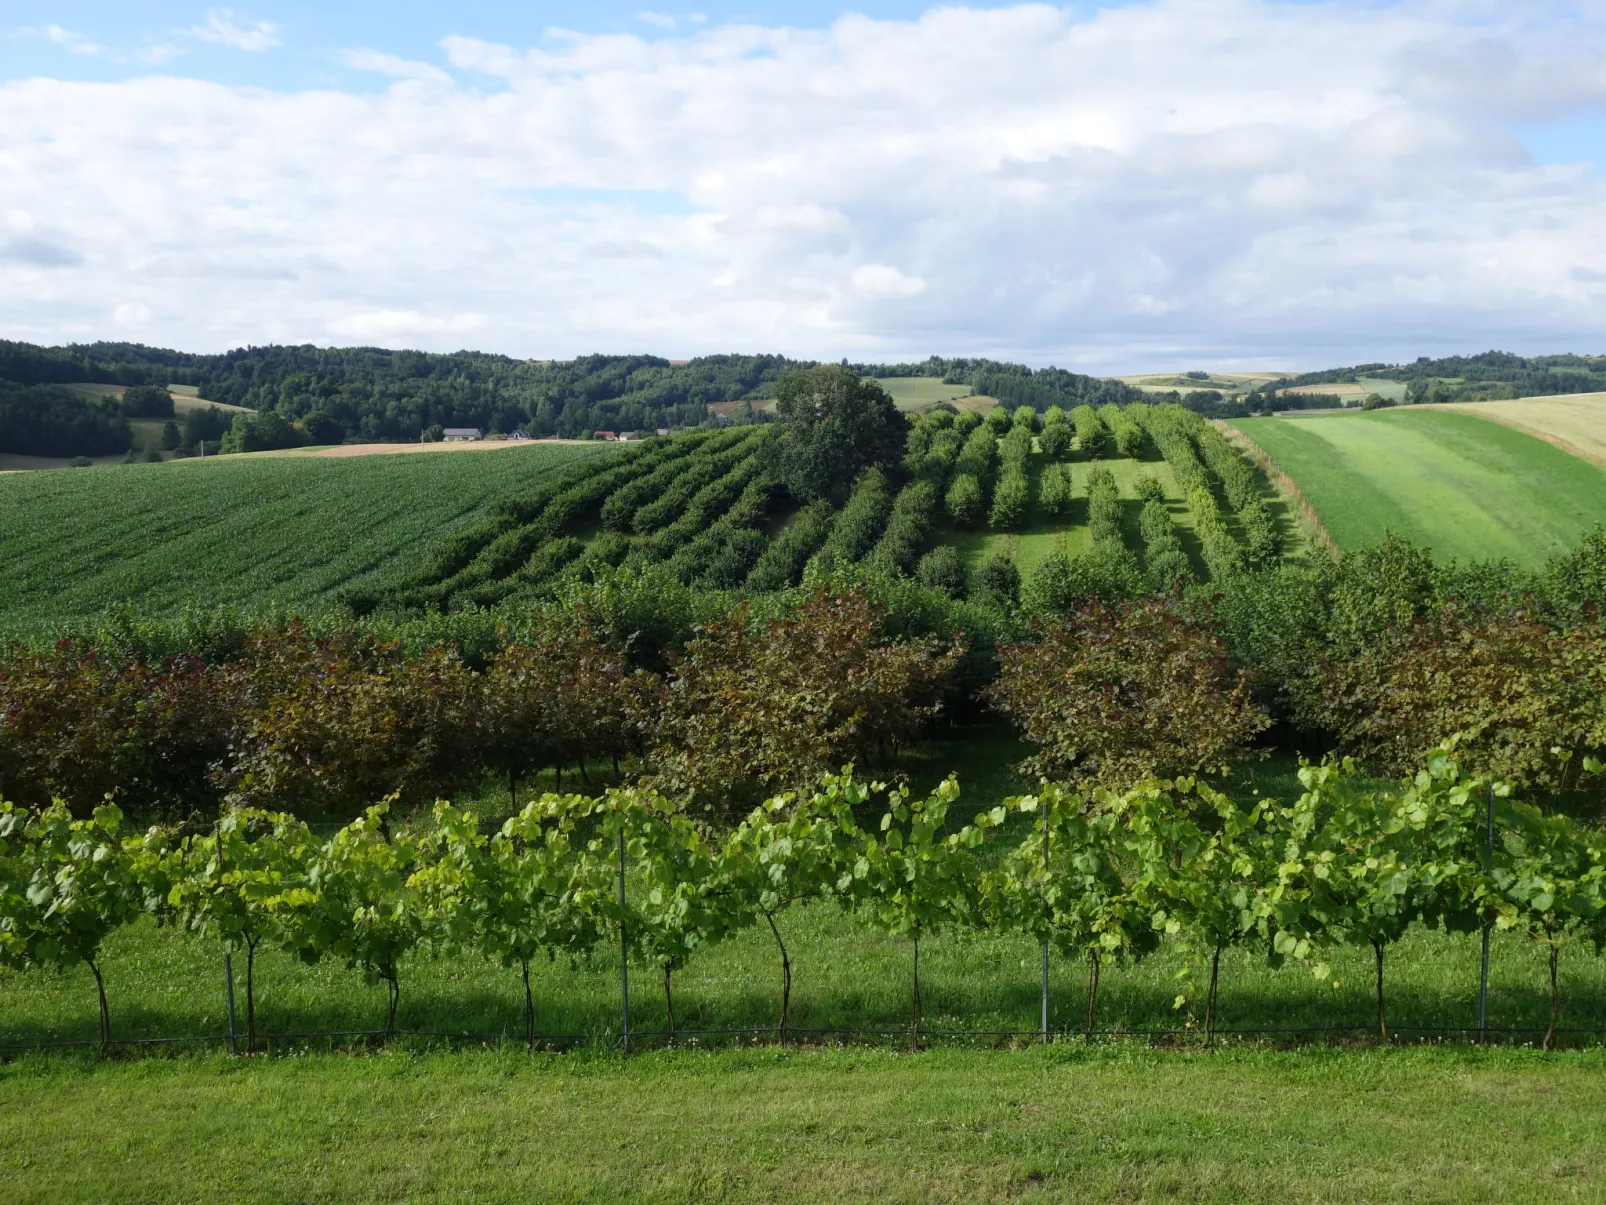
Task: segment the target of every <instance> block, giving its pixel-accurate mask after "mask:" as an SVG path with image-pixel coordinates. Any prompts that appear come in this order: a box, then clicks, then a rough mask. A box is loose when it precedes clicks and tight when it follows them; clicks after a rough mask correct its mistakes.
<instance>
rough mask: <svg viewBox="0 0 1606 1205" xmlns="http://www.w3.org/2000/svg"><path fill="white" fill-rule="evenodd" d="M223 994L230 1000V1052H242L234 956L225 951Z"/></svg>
mask: <svg viewBox="0 0 1606 1205" xmlns="http://www.w3.org/2000/svg"><path fill="white" fill-rule="evenodd" d="M223 995H224V997H225V998H226V999H227V1000H228V1002H229V1053H230V1054H239V1053H240V1042H239V1038H238V1036H237V1030H236V1029H235V1026H234V958H233V956H232V955H230V953H229V952H228V951H227V950H224V951H223Z"/></svg>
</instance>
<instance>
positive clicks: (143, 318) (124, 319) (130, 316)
mask: <svg viewBox="0 0 1606 1205" xmlns="http://www.w3.org/2000/svg"><path fill="white" fill-rule="evenodd" d="M152 317H153V315H152V314H151V307H150V306H148V305H144V304H142V303H140V302H137V301H125V302H122V303H121V304H119V305H115V306H113V307H112V321H113V322H115V323H116V324H117V325H118V326H144V325H145V324H146V323H148V322H150V320H151V318H152Z"/></svg>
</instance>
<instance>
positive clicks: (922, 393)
mask: <svg viewBox="0 0 1606 1205" xmlns="http://www.w3.org/2000/svg"><path fill="white" fill-rule="evenodd" d="M876 384H877V385H879V386H881V388H882V389H884V390H886V391H887V393H888V395H889V396H891V398H892V400H893V402H894V403H896V405H897V407H898V409H899V410H918V409H920V408H921V407H923V406H934V405H936V404H937V403H938V402H951V401H955V400H957V399H959V398H965V397H970V396H971V395H972V394H973V393H975V392H976V391H975V390H974V389H973V388H972V387H971V386H969V385H949V384H946V383H944V381H943V379H942V378H941V377H878V378H876Z"/></svg>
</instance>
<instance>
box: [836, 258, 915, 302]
mask: <svg viewBox="0 0 1606 1205" xmlns="http://www.w3.org/2000/svg"><path fill="white" fill-rule="evenodd" d="M853 287H854V288H855V289H857V290H859V292H861V293H863V294H864V295H865V296H866V297H913V296H914V295H915V294H917V293H924V292H925V291H926V282H925V281H924V280H922V279H921V278H920V277H918V276H905V275H904V274H903V273H902V272H900V271H898V269H896V268H894V267H891V266H889V265H887V264H864V265H863V266H861V267H858V268H855V269H854V270H853Z"/></svg>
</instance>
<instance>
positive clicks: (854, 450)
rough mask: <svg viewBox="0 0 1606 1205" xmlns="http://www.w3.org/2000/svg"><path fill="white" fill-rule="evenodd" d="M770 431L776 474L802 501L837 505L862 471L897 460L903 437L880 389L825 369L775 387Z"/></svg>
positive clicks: (792, 376)
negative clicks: (824, 500) (773, 428)
mask: <svg viewBox="0 0 1606 1205" xmlns="http://www.w3.org/2000/svg"><path fill="white" fill-rule="evenodd" d="M775 425H776V428H777V434H776V438H775V441H774V444H773V445H772V446H773V455H774V457H775V461H776V472H777V475H778V477H779V478H780V480H781V482H782V483H783V484H784V485H785V486H786V488H787V489H788V490H789V491H791V493H792V496H793V497H795V498H797V499H798V500H799V501H801V502H812V501H814V500H815V499H816V498H829V499H830V500H831V501H833V502H836V503H841V502H842V501H843V500H844V499H845V498H846V497H847V492H848V489H849V488H850V486H851V484H852V482H853V481H854V479H855V478H857V477H858V475H859V474H860V473H861V472H862V471H864V470H865V469H866V468H869V467H870V466H872V465H877V466H883V467H887V468H892V467H896V466H897V465H899V464H900V463H901V462H902V460H903V457H904V449H905V444H906V441H907V439H908V434H909V424H908V423H907V422H906V421H905V419H904V418H903V416H902V415H901V414H899V413H898V409H897V407H896V406H895V405H893V402H892V399H891V398H890V397H889V396H888V395H887V393H886V391H885V390H884V389H882V388H881V386H879V385H877V384H876V383H875V382H874V381H871V380H864V379H861V378H859V377H857V376H855V375H854V374H852V373H850V372H848V371H847V370H846V369H843V368H837V367H835V366H832V365H824V366H821V367H818V368H811V369H807V370H804V371H799V372H791V373H787V374H786V375H785V376H783V377H782V378H781V379H780V381H778V382H777V384H776V386H775Z"/></svg>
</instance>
